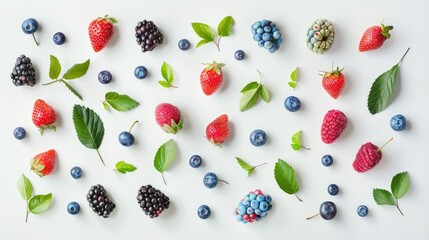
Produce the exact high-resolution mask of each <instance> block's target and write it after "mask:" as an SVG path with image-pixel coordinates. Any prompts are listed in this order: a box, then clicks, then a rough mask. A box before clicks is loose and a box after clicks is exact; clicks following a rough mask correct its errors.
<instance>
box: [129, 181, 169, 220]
mask: <svg viewBox="0 0 429 240" xmlns="http://www.w3.org/2000/svg"><path fill="white" fill-rule="evenodd" d="M137 202H138V203H139V205H140V207H141V208H142V209H143V212H144V213H145V214H146V215H149V217H150V218H156V217H158V216H159V215H161V213H162V212H163V211H164V210H165V209H168V208H169V207H170V198H168V197H167V196H165V194H164V193H162V192H161V191H159V190H158V189H156V188H154V187H152V186H151V185H146V186H142V187H141V188H140V189H139V191H138V194H137Z"/></svg>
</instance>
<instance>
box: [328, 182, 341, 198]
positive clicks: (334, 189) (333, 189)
mask: <svg viewBox="0 0 429 240" xmlns="http://www.w3.org/2000/svg"><path fill="white" fill-rule="evenodd" d="M339 191H340V189H339V188H338V185H337V184H330V185H329V186H328V193H329V194H330V195H332V196H335V195H337V194H338V192H339Z"/></svg>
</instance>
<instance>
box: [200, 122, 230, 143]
mask: <svg viewBox="0 0 429 240" xmlns="http://www.w3.org/2000/svg"><path fill="white" fill-rule="evenodd" d="M228 136H229V122H228V115H226V114H223V115H220V116H219V117H217V118H216V119H215V120H213V121H212V122H211V123H209V125H207V128H206V138H207V140H209V141H210V142H211V143H212V144H214V145H216V146H219V147H220V146H221V144H222V143H223V142H224V141H225V140H226V139H227V138H228Z"/></svg>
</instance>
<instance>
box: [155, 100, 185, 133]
mask: <svg viewBox="0 0 429 240" xmlns="http://www.w3.org/2000/svg"><path fill="white" fill-rule="evenodd" d="M155 120H156V123H158V125H159V126H161V128H162V129H164V131H166V132H167V133H173V134H175V133H177V132H178V131H179V130H180V129H182V127H183V117H182V114H181V113H180V110H179V109H178V108H177V107H176V106H174V105H172V104H169V103H161V104H159V105H158V106H157V107H156V108H155Z"/></svg>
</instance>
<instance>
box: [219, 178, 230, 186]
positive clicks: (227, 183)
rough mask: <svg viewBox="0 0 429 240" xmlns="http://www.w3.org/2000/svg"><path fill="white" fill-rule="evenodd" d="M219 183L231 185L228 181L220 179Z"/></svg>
mask: <svg viewBox="0 0 429 240" xmlns="http://www.w3.org/2000/svg"><path fill="white" fill-rule="evenodd" d="M218 181H219V182H223V183H226V184H228V185H229V182H227V181H225V180H222V179H219V180H218Z"/></svg>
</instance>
